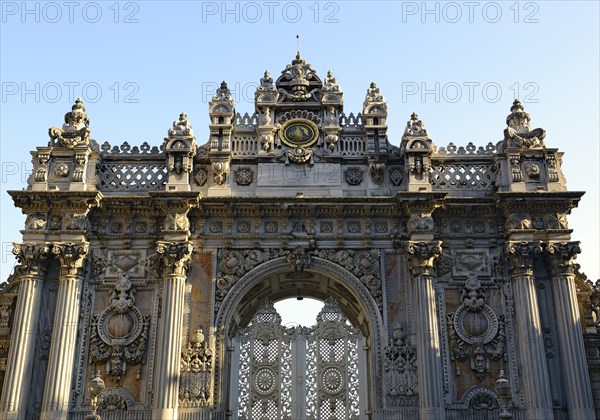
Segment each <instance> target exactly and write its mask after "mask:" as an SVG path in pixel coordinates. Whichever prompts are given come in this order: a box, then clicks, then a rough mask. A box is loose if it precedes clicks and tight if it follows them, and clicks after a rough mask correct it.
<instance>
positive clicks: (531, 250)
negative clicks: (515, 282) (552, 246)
mask: <svg viewBox="0 0 600 420" xmlns="http://www.w3.org/2000/svg"><path fill="white" fill-rule="evenodd" d="M541 252H542V246H541V245H540V244H539V243H537V242H512V243H509V244H507V245H506V255H507V257H508V263H509V264H510V270H511V274H512V275H513V276H515V275H525V276H533V257H534V256H535V255H536V254H540V253H541Z"/></svg>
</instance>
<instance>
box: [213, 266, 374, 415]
mask: <svg viewBox="0 0 600 420" xmlns="http://www.w3.org/2000/svg"><path fill="white" fill-rule="evenodd" d="M296 296H304V297H313V298H315V299H318V300H321V301H326V300H327V299H329V298H333V299H335V301H336V302H337V304H338V305H339V307H340V309H341V312H342V313H343V314H344V315H345V317H347V319H348V320H349V322H350V323H351V324H352V325H353V326H355V327H356V328H357V329H358V330H359V331H360V334H361V336H362V337H363V339H362V341H363V342H362V347H363V349H364V369H362V370H361V372H360V374H361V375H362V377H361V378H360V383H361V389H362V391H361V393H363V394H364V397H363V401H364V410H366V411H369V410H372V409H373V408H374V407H381V401H382V382H383V380H382V378H383V375H382V361H381V359H380V356H381V354H382V347H383V345H384V344H385V343H384V342H383V337H385V335H384V332H383V331H384V328H383V321H382V316H381V313H380V309H379V306H378V305H377V302H376V301H375V299H374V298H373V296H372V295H371V294H370V291H369V289H368V288H367V287H366V286H365V285H364V284H363V283H362V282H361V281H360V280H359V279H358V278H357V277H356V276H355V275H354V274H352V273H351V272H349V271H348V270H346V269H345V268H343V267H341V266H340V265H339V264H336V263H334V262H331V261H328V260H325V259H322V258H318V257H315V256H313V257H312V258H311V259H310V264H306V265H305V266H303V267H302V268H301V269H298V267H294V266H293V265H291V264H290V263H289V262H288V259H286V258H285V257H280V258H275V259H273V260H270V261H267V262H264V263H262V264H260V265H258V266H256V267H255V268H253V269H252V270H251V271H249V272H248V273H246V274H245V275H244V276H242V277H241V278H239V279H238V280H237V281H235V283H234V284H233V285H232V286H231V288H230V289H229V291H228V293H227V295H226V296H225V297H224V299H223V301H222V302H221V305H220V307H219V310H218V312H217V314H216V319H215V327H216V337H217V340H216V346H215V350H216V352H215V353H216V357H217V369H219V370H220V372H219V374H218V375H217V378H218V380H217V382H216V383H215V396H217V397H218V398H217V399H218V400H220V401H221V404H222V407H223V409H224V410H226V411H229V412H231V410H232V408H234V407H235V405H236V404H237V399H236V398H237V390H236V389H234V386H233V384H232V383H231V381H230V378H231V372H237V371H238V368H239V366H238V365H237V362H236V359H235V357H233V354H232V353H233V349H235V342H234V341H235V340H234V339H235V336H236V334H237V332H238V331H239V330H240V329H242V328H244V327H246V326H247V325H248V324H249V323H250V321H251V319H252V317H253V315H254V314H255V313H256V312H257V311H258V309H259V306H260V303H261V302H262V301H264V299H269V300H271V301H278V300H281V299H285V298H289V297H296ZM228 350H229V351H228ZM363 416H364V414H361V416H360V418H363Z"/></svg>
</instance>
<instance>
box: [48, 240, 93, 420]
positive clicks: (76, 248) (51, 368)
mask: <svg viewBox="0 0 600 420" xmlns="http://www.w3.org/2000/svg"><path fill="white" fill-rule="evenodd" d="M87 250H88V244H87V243H79V244H72V243H69V244H65V243H55V244H53V247H52V252H53V253H54V254H55V256H56V258H57V259H58V260H59V262H60V274H59V277H58V283H59V284H58V294H57V298H56V312H55V315H54V327H53V329H52V343H51V344H50V354H49V356H48V370H47V372H46V383H45V386H44V398H43V402H42V413H41V418H42V420H58V419H60V420H66V419H67V415H68V413H69V400H70V396H71V379H72V377H73V367H74V364H75V342H76V339H77V321H78V319H79V301H80V296H79V292H80V288H81V282H82V277H81V271H80V270H81V267H82V265H83V262H84V260H85V256H86V254H87Z"/></svg>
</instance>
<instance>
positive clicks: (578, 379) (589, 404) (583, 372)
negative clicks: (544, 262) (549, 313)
mask: <svg viewBox="0 0 600 420" xmlns="http://www.w3.org/2000/svg"><path fill="white" fill-rule="evenodd" d="M548 252H549V255H548V259H549V262H550V267H551V272H552V297H553V301H554V311H555V318H556V326H557V330H558V343H559V346H560V355H561V357H560V361H561V364H562V378H563V381H564V390H565V392H566V394H567V408H568V410H569V418H570V419H573V420H585V419H593V418H594V417H595V413H594V401H593V399H592V391H591V389H592V387H591V384H590V377H589V373H588V365H587V359H586V354H585V347H584V344H583V334H582V326H581V319H580V317H579V308H578V306H577V292H576V289H575V267H574V264H573V259H574V258H575V256H576V255H577V254H578V253H579V252H581V250H580V248H579V242H559V243H553V244H550V245H549V246H548Z"/></svg>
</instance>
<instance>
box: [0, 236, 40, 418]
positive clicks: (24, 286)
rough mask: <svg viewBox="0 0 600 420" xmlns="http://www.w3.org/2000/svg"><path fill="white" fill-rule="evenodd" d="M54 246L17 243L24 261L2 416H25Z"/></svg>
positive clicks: (1, 401)
mask: <svg viewBox="0 0 600 420" xmlns="http://www.w3.org/2000/svg"><path fill="white" fill-rule="evenodd" d="M49 251H50V247H49V245H47V244H40V245H38V244H15V247H14V249H13V253H14V254H15V255H17V258H18V259H19V261H20V262H21V267H19V269H20V270H22V271H23V272H22V274H21V276H20V285H19V294H18V297H17V304H16V307H15V312H14V313H15V316H14V321H13V329H12V332H11V342H10V348H9V351H8V359H7V363H6V375H5V382H4V385H3V388H2V397H1V399H0V418H1V419H6V420H9V419H10V420H12V419H19V420H20V419H25V416H26V414H27V395H28V391H29V386H30V385H31V374H32V370H33V360H34V355H35V342H36V338H37V327H38V318H39V314H40V306H41V302H42V288H43V285H44V275H45V273H46V263H47V257H48V254H49Z"/></svg>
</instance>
